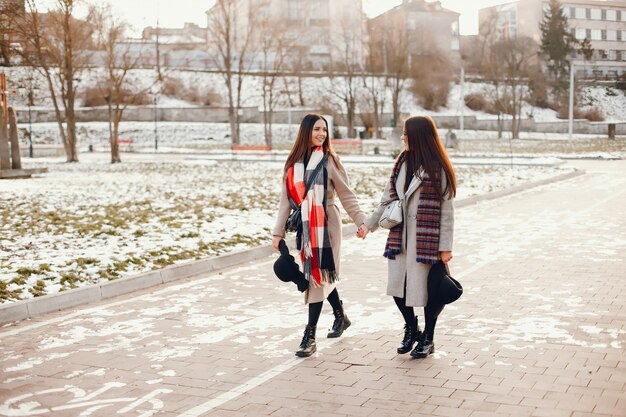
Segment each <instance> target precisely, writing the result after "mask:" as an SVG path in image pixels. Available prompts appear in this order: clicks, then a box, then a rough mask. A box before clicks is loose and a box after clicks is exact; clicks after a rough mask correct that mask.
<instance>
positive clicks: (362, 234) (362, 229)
mask: <svg viewBox="0 0 626 417" xmlns="http://www.w3.org/2000/svg"><path fill="white" fill-rule="evenodd" d="M369 232H370V229H369V228H368V227H367V226H366V225H364V224H362V225H360V226H359V230H358V231H357V232H356V235H357V237H360V238H361V239H365V236H367V234H368V233H369Z"/></svg>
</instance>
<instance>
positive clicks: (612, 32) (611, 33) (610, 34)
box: [606, 30, 617, 41]
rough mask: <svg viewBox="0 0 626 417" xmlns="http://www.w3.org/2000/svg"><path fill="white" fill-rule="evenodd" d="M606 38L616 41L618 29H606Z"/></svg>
mask: <svg viewBox="0 0 626 417" xmlns="http://www.w3.org/2000/svg"><path fill="white" fill-rule="evenodd" d="M606 40H607V41H616V40H617V31H616V30H607V31H606Z"/></svg>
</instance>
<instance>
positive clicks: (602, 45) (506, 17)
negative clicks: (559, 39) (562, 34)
mask: <svg viewBox="0 0 626 417" xmlns="http://www.w3.org/2000/svg"><path fill="white" fill-rule="evenodd" d="M549 4H550V2H549V0H519V1H516V2H512V3H507V4H503V5H498V6H493V7H488V8H485V9H481V10H480V12H479V25H480V26H482V25H485V24H487V23H488V22H489V19H490V16H492V15H495V16H496V22H497V23H496V24H497V31H498V34H499V36H501V37H516V36H529V37H531V38H532V39H534V40H535V41H536V42H537V43H539V42H541V31H540V29H539V24H540V23H541V21H542V19H543V14H544V11H545V10H548V7H549ZM561 6H562V7H563V11H564V13H565V16H566V17H567V18H568V24H569V27H570V30H571V32H572V34H573V35H574V36H575V37H576V39H577V40H579V41H582V40H584V39H585V38H587V39H589V40H590V41H591V47H592V48H593V49H594V53H593V58H592V59H591V61H585V60H584V59H583V57H582V56H581V55H580V54H576V55H575V56H573V57H572V61H573V63H574V65H576V67H577V72H578V73H585V74H587V75H589V74H592V73H593V74H594V75H596V76H607V77H617V76H621V75H622V74H624V73H625V72H626V1H619V0H613V1H612V0H562V1H561Z"/></svg>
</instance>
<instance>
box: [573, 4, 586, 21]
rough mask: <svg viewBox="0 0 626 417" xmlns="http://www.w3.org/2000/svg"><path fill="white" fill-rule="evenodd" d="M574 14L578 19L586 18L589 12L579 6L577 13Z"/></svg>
mask: <svg viewBox="0 0 626 417" xmlns="http://www.w3.org/2000/svg"><path fill="white" fill-rule="evenodd" d="M574 16H576V19H585V18H586V17H587V12H586V11H585V8H584V7H577V8H576V14H575V15H574Z"/></svg>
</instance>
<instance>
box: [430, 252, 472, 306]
mask: <svg viewBox="0 0 626 417" xmlns="http://www.w3.org/2000/svg"><path fill="white" fill-rule="evenodd" d="M461 294H463V287H462V286H461V283H460V282H459V281H457V280H456V279H454V278H453V277H452V276H451V275H450V272H449V271H448V267H447V266H446V264H444V263H443V262H441V261H439V262H437V263H436V264H434V265H433V266H432V267H431V268H430V272H429V273H428V302H429V303H431V302H434V303H436V304H450V303H453V302H454V301H456V300H458V299H459V297H460V296H461Z"/></svg>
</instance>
